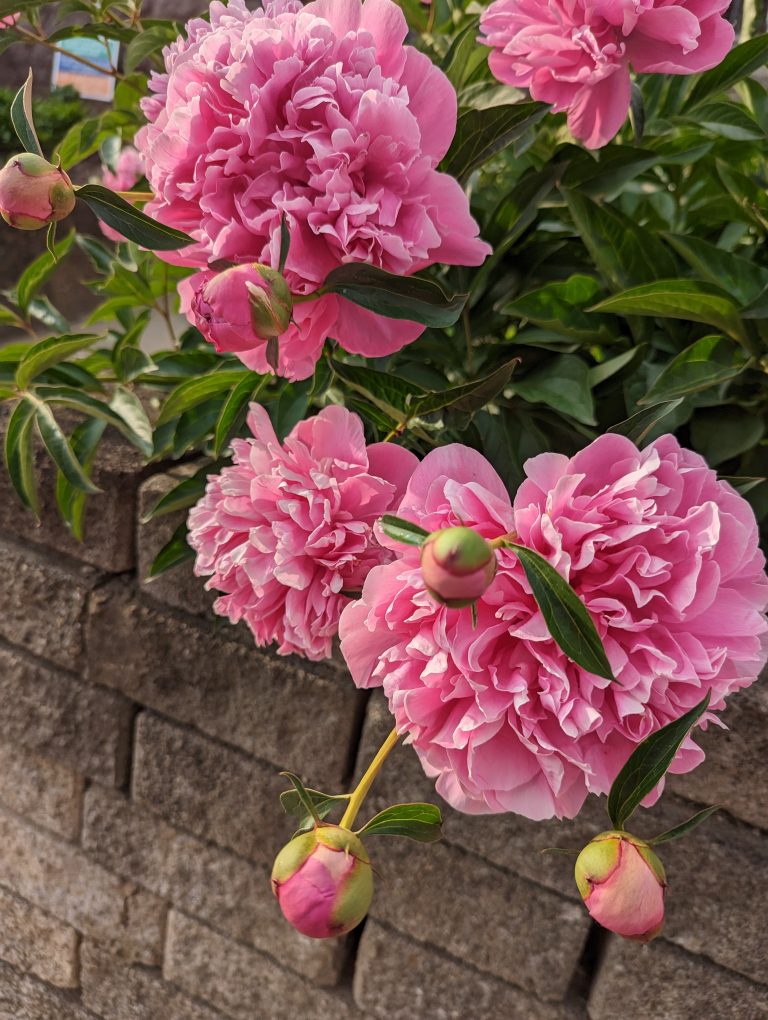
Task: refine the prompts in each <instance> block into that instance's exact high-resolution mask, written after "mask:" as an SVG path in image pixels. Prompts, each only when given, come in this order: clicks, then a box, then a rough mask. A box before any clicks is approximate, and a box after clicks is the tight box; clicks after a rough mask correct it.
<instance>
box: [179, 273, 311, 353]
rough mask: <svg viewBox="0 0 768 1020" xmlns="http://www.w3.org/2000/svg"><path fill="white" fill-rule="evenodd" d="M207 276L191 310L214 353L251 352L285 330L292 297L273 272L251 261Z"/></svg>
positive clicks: (291, 306)
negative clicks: (215, 350) (257, 345)
mask: <svg viewBox="0 0 768 1020" xmlns="http://www.w3.org/2000/svg"><path fill="white" fill-rule="evenodd" d="M206 275H207V279H204V280H203V282H202V284H201V285H200V286H199V287H198V289H197V290H196V291H195V296H194V298H193V300H192V311H193V313H194V315H195V319H196V323H197V328H198V329H199V330H200V332H201V333H202V334H203V336H204V337H205V338H206V340H209V341H210V342H211V343H212V344H214V346H215V347H216V349H217V350H220V351H221V350H223V351H246V350H251V349H252V348H253V347H254V346H255V345H256V344H258V343H263V342H265V341H269V340H272V339H274V338H276V337H279V336H280V335H281V333H284V332H285V331H286V330H287V329H288V326H289V325H290V323H291V315H292V313H293V296H292V294H291V290H290V288H289V286H288V283H287V282H286V280H285V278H284V277H283V276H282V275H281V274H280V273H278V272H277V271H276V270H274V269H270V268H269V266H262V265H260V264H259V263H255V262H254V263H251V264H249V265H243V266H231V267H230V268H229V269H224V270H223V271H222V272H220V273H216V274H215V275H208V274H206Z"/></svg>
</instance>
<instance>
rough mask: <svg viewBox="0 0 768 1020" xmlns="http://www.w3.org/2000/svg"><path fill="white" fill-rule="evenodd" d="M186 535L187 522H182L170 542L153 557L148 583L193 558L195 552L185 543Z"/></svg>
mask: <svg viewBox="0 0 768 1020" xmlns="http://www.w3.org/2000/svg"><path fill="white" fill-rule="evenodd" d="M187 533H188V529H187V522H186V521H182V522H181V524H180V525H179V526H178V528H177V529H176V530H175V531H174V533H173V535H172V536H171V538H170V540H169V541H168V542H166V544H165V545H164V546H163V548H162V549H161V550H160V552H159V553H158V554H157V556H156V557H155V559H154V561H153V563H152V566H151V567H150V568H149V574H148V575H147V580H148V581H151V580H152V579H153V578H155V577H159V575H160V574H164V573H165V571H166V570H172V569H173V567H178V566H180V564H182V563H186V562H187V561H188V560H193V559H194V558H195V551H194V549H193V548H192V547H191V546H190V545H189V543H188V542H187Z"/></svg>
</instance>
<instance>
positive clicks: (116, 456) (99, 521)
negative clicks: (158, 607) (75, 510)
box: [0, 408, 146, 573]
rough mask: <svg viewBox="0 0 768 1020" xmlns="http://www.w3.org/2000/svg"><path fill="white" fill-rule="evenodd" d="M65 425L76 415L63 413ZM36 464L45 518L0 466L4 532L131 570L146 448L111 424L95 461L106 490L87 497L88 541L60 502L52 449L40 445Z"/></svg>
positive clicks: (0, 421) (111, 568) (0, 427)
mask: <svg viewBox="0 0 768 1020" xmlns="http://www.w3.org/2000/svg"><path fill="white" fill-rule="evenodd" d="M6 415H7V411H6V409H5V408H0V433H1V434H3V435H4V433H5V421H6ZM60 420H61V423H62V425H63V426H65V427H67V428H68V427H69V426H70V425H71V424H73V422H74V421H75V420H76V418H75V417H74V416H71V415H65V416H61V418H60ZM35 468H36V474H37V478H38V486H39V493H40V520H39V522H38V521H36V520H35V518H34V516H33V515H32V514H31V513H30V512H29V511H28V510H26V509H25V508H24V507H23V506H22V504H21V503H20V502H19V500H18V497H17V496H16V494H15V493H14V491H13V488H12V486H11V483H10V479H9V478H8V473H7V472H6V471H3V472H0V532H2V533H4V534H6V535H13V536H15V537H16V538H18V539H21V540H23V541H24V542H32V543H34V544H35V545H37V546H42V547H44V548H47V549H52V550H54V551H55V552H56V553H66V555H67V556H71V557H72V558H73V559H76V560H80V561H82V562H84V563H89V564H91V565H92V566H95V567H99V568H100V569H101V570H105V571H107V572H110V573H117V572H119V571H123V570H130V569H131V568H132V567H133V566H134V565H135V562H136V549H135V537H134V524H135V520H136V505H137V492H138V487H139V484H140V481H141V478H142V477H143V475H144V474H145V473H146V469H143V468H142V457H141V454H140V453H139V452H138V451H137V450H136V449H134V448H133V447H132V446H130V445H129V444H128V443H127V442H126V440H124V439H123V438H122V437H121V436H119V435H118V434H117V433H113V432H112V431H111V430H108V431H107V433H106V434H105V436H104V439H103V440H102V442H101V446H100V447H99V452H98V454H97V457H96V461H95V463H94V466H93V472H92V474H93V480H94V482H95V483H96V485H98V487H99V488H100V489H101V490H102V492H101V493H100V494H98V495H96V496H93V497H92V498H90V499H89V500H88V501H87V503H86V508H85V521H84V529H85V530H84V534H85V538H84V541H83V542H78V541H77V539H76V538H75V537H74V536H73V535H72V533H71V531H70V530H69V528H68V527H67V525H66V524H65V523H64V521H63V520H62V518H61V515H60V514H59V511H58V508H57V506H56V469H55V467H54V466H53V463H52V462H51V459H50V457H49V456H48V454H47V453H46V452H45V451H43V450H42V449H41V448H38V449H37V451H36V454H35Z"/></svg>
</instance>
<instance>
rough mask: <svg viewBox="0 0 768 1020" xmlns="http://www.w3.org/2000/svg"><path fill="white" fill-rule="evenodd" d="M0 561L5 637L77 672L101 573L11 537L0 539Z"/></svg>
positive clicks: (0, 632) (0, 622)
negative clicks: (89, 608) (54, 557)
mask: <svg viewBox="0 0 768 1020" xmlns="http://www.w3.org/2000/svg"><path fill="white" fill-rule="evenodd" d="M0 557H1V558H2V562H3V584H2V587H0V637H3V638H5V640H6V641H9V642H10V643H11V644H13V645H18V646H19V647H21V648H24V649H26V650H27V651H30V652H33V653H34V654H35V655H39V656H40V657H41V658H44V659H48V660H49V661H50V662H53V663H55V664H56V665H57V666H64V667H65V668H66V669H77V668H78V667H79V666H80V665H81V663H82V659H83V652H84V644H83V641H84V624H85V617H86V606H87V602H88V597H89V595H90V593H91V591H92V590H93V588H94V587H95V585H96V584H97V582H98V580H99V577H100V575H99V574H98V573H97V572H96V571H95V570H93V569H92V568H90V567H83V566H79V565H78V564H75V563H71V564H70V563H65V562H63V561H58V560H57V561H54V560H51V559H48V558H47V557H46V556H45V555H44V554H42V553H40V552H37V551H35V550H33V549H32V548H30V547H29V546H26V547H24V546H21V545H17V544H16V543H15V542H10V541H6V540H5V539H0Z"/></svg>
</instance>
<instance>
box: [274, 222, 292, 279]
mask: <svg viewBox="0 0 768 1020" xmlns="http://www.w3.org/2000/svg"><path fill="white" fill-rule="evenodd" d="M290 249H291V233H290V231H289V229H288V217H287V216H286V215H285V213H283V215H282V216H281V217H280V255H279V258H278V260H277V271H278V273H282V272H283V271H284V270H285V263H286V262H287V261H288V253H289V251H290Z"/></svg>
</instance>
